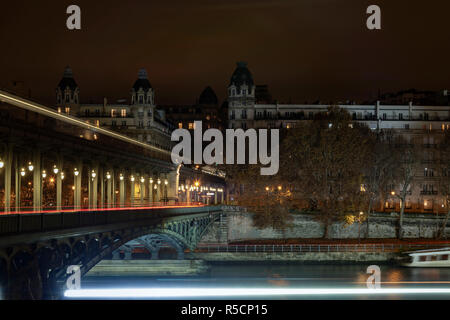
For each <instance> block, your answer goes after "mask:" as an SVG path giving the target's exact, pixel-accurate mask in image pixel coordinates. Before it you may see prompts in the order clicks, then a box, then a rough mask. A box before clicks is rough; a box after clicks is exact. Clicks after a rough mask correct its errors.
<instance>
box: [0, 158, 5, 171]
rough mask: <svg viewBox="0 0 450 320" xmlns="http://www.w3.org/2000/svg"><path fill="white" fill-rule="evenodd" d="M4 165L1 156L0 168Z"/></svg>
mask: <svg viewBox="0 0 450 320" xmlns="http://www.w3.org/2000/svg"><path fill="white" fill-rule="evenodd" d="M4 166H5V163H4V162H3V160H2V158H0V169H1V168H3V167H4Z"/></svg>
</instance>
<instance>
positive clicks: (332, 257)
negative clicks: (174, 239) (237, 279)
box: [186, 252, 397, 264]
mask: <svg viewBox="0 0 450 320" xmlns="http://www.w3.org/2000/svg"><path fill="white" fill-rule="evenodd" d="M396 256H397V254H396V253H393V252H257V253H253V252H238V253H235V252H220V253H206V252H190V253H186V259H201V260H204V261H207V262H227V263H232V262H236V263H243V262H263V263H267V262H268V261H273V262H279V261H283V262H287V261H290V262H299V263H310V264H328V263H330V264H331V263H332V264H336V263H346V264H351V263H358V264H359V263H363V262H367V263H377V262H380V263H382V262H384V263H392V262H394V261H395V258H396Z"/></svg>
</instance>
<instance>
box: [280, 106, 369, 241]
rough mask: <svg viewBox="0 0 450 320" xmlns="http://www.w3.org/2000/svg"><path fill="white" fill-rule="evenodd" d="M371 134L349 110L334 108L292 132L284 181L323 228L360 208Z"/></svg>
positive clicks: (285, 146)
mask: <svg viewBox="0 0 450 320" xmlns="http://www.w3.org/2000/svg"><path fill="white" fill-rule="evenodd" d="M373 138H374V137H373V133H372V132H371V131H370V129H368V128H367V127H366V126H364V125H361V124H358V123H353V122H352V121H351V117H350V115H349V114H348V112H347V111H345V110H342V109H339V108H337V107H331V108H330V109H329V110H328V112H327V113H322V114H318V115H317V116H316V118H315V119H314V120H313V121H312V122H307V123H302V124H300V125H299V126H298V127H297V128H295V129H293V130H292V131H290V132H289V134H288V136H287V137H286V139H285V141H284V143H283V145H282V150H286V151H288V152H286V153H284V154H283V157H282V160H281V168H282V170H283V171H282V174H283V180H284V181H288V183H290V184H292V185H293V186H294V187H293V192H294V195H293V199H294V202H296V203H297V205H298V206H299V207H302V206H305V205H307V206H309V208H310V209H312V210H315V211H316V215H315V217H316V219H317V220H319V221H321V222H322V223H323V225H324V233H323V237H324V238H329V227H330V225H331V224H332V223H333V222H336V221H342V220H344V218H345V215H346V214H348V213H349V212H352V211H356V212H358V213H359V212H360V210H361V203H362V202H361V192H360V187H361V184H362V183H363V168H364V167H365V166H366V164H367V162H368V161H369V158H370V154H371V152H372V148H373Z"/></svg>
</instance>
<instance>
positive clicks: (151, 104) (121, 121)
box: [56, 67, 174, 150]
mask: <svg viewBox="0 0 450 320" xmlns="http://www.w3.org/2000/svg"><path fill="white" fill-rule="evenodd" d="M119 102H120V103H116V104H111V103H108V100H107V99H106V98H104V99H103V104H85V103H81V101H80V88H79V87H78V85H77V83H76V81H75V79H74V77H73V73H72V70H71V69H70V68H69V67H67V68H66V70H65V71H64V75H63V78H62V79H61V81H60V82H59V84H58V86H57V88H56V108H57V110H58V112H60V113H66V114H68V115H72V116H76V117H79V118H82V119H84V120H85V121H87V122H89V123H91V124H94V125H96V126H98V127H104V128H106V129H111V130H114V131H118V132H120V133H122V134H125V135H128V136H130V137H132V138H134V139H136V140H139V141H142V142H146V143H149V144H151V145H154V146H156V147H159V148H162V149H166V150H171V146H172V143H171V141H170V135H171V132H172V130H173V129H174V126H173V125H172V124H171V123H170V122H169V121H166V119H165V114H164V110H160V109H157V108H156V105H155V91H154V89H153V88H152V86H151V84H150V81H149V80H148V75H147V71H146V70H145V69H141V70H139V73H138V78H137V80H136V81H135V83H134V85H133V87H132V88H131V92H130V102H129V103H126V101H119Z"/></svg>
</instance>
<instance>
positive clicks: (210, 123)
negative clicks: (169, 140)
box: [161, 86, 227, 130]
mask: <svg viewBox="0 0 450 320" xmlns="http://www.w3.org/2000/svg"><path fill="white" fill-rule="evenodd" d="M161 108H162V109H163V110H164V112H165V114H166V117H167V119H169V120H170V121H171V122H172V123H173V124H174V125H175V126H176V127H177V128H180V129H181V128H184V129H188V130H193V129H195V124H194V122H195V121H202V128H203V130H207V129H210V128H215V129H219V130H223V129H225V128H226V122H227V117H226V114H225V116H224V114H223V109H224V108H223V107H221V106H220V105H219V100H218V99H217V95H216V93H215V92H214V90H213V89H212V88H211V87H210V86H207V87H206V88H205V89H204V90H203V91H202V93H201V94H200V96H199V98H198V99H197V101H196V103H195V104H193V105H170V106H169V105H168V106H162V107H161Z"/></svg>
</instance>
